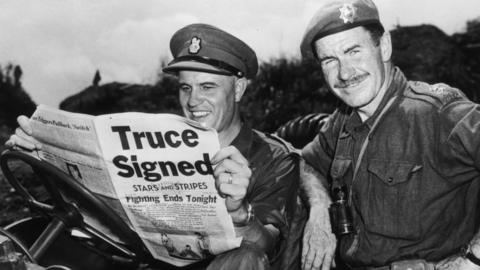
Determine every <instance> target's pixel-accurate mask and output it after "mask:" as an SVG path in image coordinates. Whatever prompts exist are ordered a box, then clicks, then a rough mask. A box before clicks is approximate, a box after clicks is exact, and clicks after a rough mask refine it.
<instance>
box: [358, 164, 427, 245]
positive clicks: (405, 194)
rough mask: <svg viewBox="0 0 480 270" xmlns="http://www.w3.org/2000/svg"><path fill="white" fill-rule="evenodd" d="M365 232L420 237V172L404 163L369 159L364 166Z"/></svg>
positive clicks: (414, 166)
mask: <svg viewBox="0 0 480 270" xmlns="http://www.w3.org/2000/svg"><path fill="white" fill-rule="evenodd" d="M367 168H368V186H367V193H366V195H367V198H366V204H365V205H364V208H365V209H364V211H362V212H364V213H365V217H364V218H365V225H366V226H365V227H366V228H365V229H366V230H368V231H371V232H373V233H377V234H380V235H384V236H388V237H394V238H403V239H416V238H418V237H421V235H422V232H421V225H420V207H418V206H417V204H416V203H417V202H418V201H419V199H420V198H419V195H420V191H419V189H420V184H421V168H422V166H421V165H419V164H415V163H412V162H406V161H392V160H380V159H371V160H369V163H368V167H367Z"/></svg>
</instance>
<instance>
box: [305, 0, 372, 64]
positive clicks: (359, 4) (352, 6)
mask: <svg viewBox="0 0 480 270" xmlns="http://www.w3.org/2000/svg"><path fill="white" fill-rule="evenodd" d="M374 23H380V19H379V15H378V10H377V7H376V6H375V4H374V3H373V2H372V1H371V0H333V1H329V2H328V3H326V4H325V5H323V6H322V7H321V8H320V9H319V10H318V11H317V13H315V15H314V16H313V18H312V20H311V21H310V23H309V24H308V26H307V30H306V31H305V34H304V35H303V39H302V44H301V45H300V50H301V52H302V56H303V57H304V58H314V57H315V53H314V51H313V50H314V48H313V44H314V42H315V41H317V40H319V39H321V38H322V37H325V36H328V35H332V34H335V33H338V32H342V31H345V30H348V29H352V28H355V27H358V26H362V25H368V24H374Z"/></svg>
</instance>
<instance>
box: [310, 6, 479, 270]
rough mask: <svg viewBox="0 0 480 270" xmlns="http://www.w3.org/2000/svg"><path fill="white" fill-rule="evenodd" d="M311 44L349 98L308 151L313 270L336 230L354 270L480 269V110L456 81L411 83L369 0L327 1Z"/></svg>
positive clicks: (339, 92)
mask: <svg viewBox="0 0 480 270" xmlns="http://www.w3.org/2000/svg"><path fill="white" fill-rule="evenodd" d="M301 52H302V55H303V57H305V58H315V59H317V60H318V61H319V63H320V66H321V69H322V72H323V75H324V78H325V82H326V84H327V86H328V87H329V89H330V91H332V92H333V93H334V94H335V95H336V96H337V97H338V98H339V99H340V100H342V101H343V104H342V105H341V106H339V108H338V109H337V110H336V111H335V112H334V113H333V114H332V115H331V117H330V118H329V121H328V122H327V123H326V124H325V125H324V126H323V128H322V129H321V130H320V132H319V133H318V135H317V136H316V138H315V139H314V140H313V141H312V142H311V143H310V144H308V145H307V146H306V147H305V148H304V149H303V150H302V156H303V158H304V159H305V160H306V162H307V163H308V164H310V165H311V166H313V167H314V168H315V169H316V172H315V171H313V172H311V173H313V174H316V176H317V179H314V178H311V177H310V178H304V179H303V180H302V181H303V186H304V189H305V192H306V193H307V195H308V196H309V203H310V206H311V208H310V209H311V210H310V219H309V221H308V223H307V226H306V228H305V234H304V249H303V254H302V255H303V256H302V261H303V263H304V268H305V269H310V268H317V267H319V266H320V265H323V268H324V269H325V268H328V267H330V265H329V261H328V260H326V258H329V257H328V255H330V254H331V253H330V252H329V250H331V249H332V248H334V247H335V246H334V245H331V244H329V243H331V242H328V241H327V240H328V239H329V238H328V237H326V235H329V234H330V233H331V232H332V231H333V232H335V233H336V235H337V237H338V239H339V241H338V248H337V254H338V255H339V256H338V257H337V258H338V260H337V261H338V262H341V263H342V264H344V265H345V267H348V268H351V269H405V270H406V269H434V268H435V269H480V234H479V227H478V224H479V223H478V221H479V218H480V216H479V208H478V206H479V203H480V201H479V198H480V197H479V195H480V194H479V191H480V124H479V123H480V106H479V105H478V104H475V103H473V102H471V101H470V100H468V99H467V98H466V97H465V95H464V94H463V93H462V92H461V91H460V90H458V89H455V88H452V87H450V86H448V85H445V84H435V85H429V84H426V83H423V82H413V81H408V80H407V79H406V78H405V76H404V75H403V73H402V71H401V70H400V69H399V68H398V67H395V66H394V64H393V63H392V61H391V54H392V44H391V40H390V35H389V33H388V32H385V31H384V28H383V26H382V24H381V23H380V19H379V15H378V11H377V8H376V7H375V5H374V3H373V2H372V1H371V0H336V1H328V3H326V4H325V5H324V6H322V7H321V8H320V9H319V11H318V12H317V13H316V14H315V16H314V17H313V18H312V20H311V22H310V24H309V25H308V27H307V29H306V31H305V34H304V36H303V40H302V42H301ZM314 180H315V181H314ZM322 183H323V185H322ZM323 190H328V191H329V192H330V195H331V198H332V200H333V203H332V204H331V206H330V214H331V215H330V218H331V220H332V227H331V228H329V227H328V226H325V225H322V224H325V221H324V220H325V219H327V220H328V217H329V215H328V210H327V207H326V206H328V204H329V199H328V198H327V197H326V194H325V193H326V192H324V191H323ZM318 220H320V221H322V222H323V223H321V224H319V223H318V222H317V221H318ZM314 229H316V230H314ZM322 237H323V241H322V240H320V241H318V239H322ZM325 239H326V240H325ZM326 243H327V244H326Z"/></svg>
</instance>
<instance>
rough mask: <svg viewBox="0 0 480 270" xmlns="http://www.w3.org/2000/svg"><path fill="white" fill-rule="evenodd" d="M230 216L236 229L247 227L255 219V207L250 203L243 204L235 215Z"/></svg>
mask: <svg viewBox="0 0 480 270" xmlns="http://www.w3.org/2000/svg"><path fill="white" fill-rule="evenodd" d="M230 216H231V217H232V221H233V225H234V226H235V227H244V226H247V225H248V224H250V223H251V222H252V220H253V219H254V218H255V214H254V212H253V207H252V205H251V204H250V203H245V204H243V205H242V206H241V207H240V208H239V209H237V210H236V211H235V212H233V213H232V212H230Z"/></svg>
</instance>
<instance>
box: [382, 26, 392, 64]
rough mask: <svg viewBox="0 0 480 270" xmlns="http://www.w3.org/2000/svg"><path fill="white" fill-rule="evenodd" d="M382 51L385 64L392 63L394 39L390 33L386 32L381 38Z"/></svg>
mask: <svg viewBox="0 0 480 270" xmlns="http://www.w3.org/2000/svg"><path fill="white" fill-rule="evenodd" d="M380 50H381V53H382V60H383V62H388V61H390V60H391V58H392V39H391V37H390V33H389V32H388V31H385V33H383V35H382V37H381V38H380Z"/></svg>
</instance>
